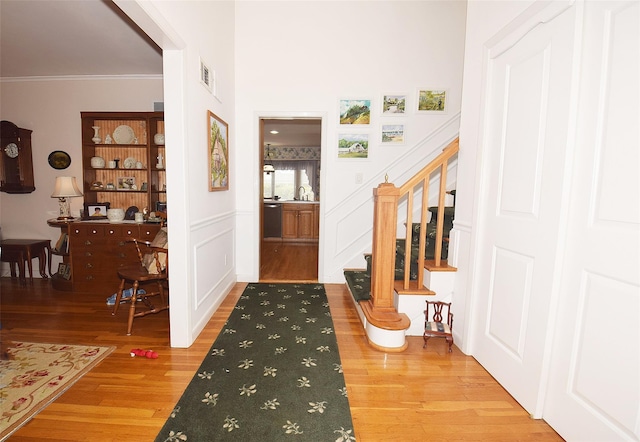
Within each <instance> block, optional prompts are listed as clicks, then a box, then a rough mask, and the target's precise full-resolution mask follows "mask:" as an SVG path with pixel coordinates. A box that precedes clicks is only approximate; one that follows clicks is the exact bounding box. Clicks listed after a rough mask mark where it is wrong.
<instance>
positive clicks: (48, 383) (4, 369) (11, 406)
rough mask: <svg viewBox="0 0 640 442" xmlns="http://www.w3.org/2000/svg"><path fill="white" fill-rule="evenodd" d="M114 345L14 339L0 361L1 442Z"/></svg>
mask: <svg viewBox="0 0 640 442" xmlns="http://www.w3.org/2000/svg"><path fill="white" fill-rule="evenodd" d="M113 350H115V347H95V346H82V345H62V344H38V343H33V342H15V343H14V345H13V346H12V347H11V348H9V349H8V350H7V354H8V355H9V358H8V359H7V360H0V410H2V414H1V415H0V441H2V440H5V439H6V438H7V437H8V436H9V435H10V434H11V433H13V432H14V431H15V430H17V429H18V428H20V427H21V426H22V425H24V424H25V423H26V422H27V421H29V419H31V418H32V417H33V416H35V415H36V414H38V413H39V412H40V411H42V410H43V409H44V408H45V407H46V406H47V405H49V404H50V403H51V402H53V401H54V400H55V399H56V398H57V397H58V396H60V395H61V394H62V393H63V392H64V391H65V390H67V389H68V388H69V387H70V386H71V385H73V383H74V382H76V381H77V380H78V379H80V378H81V377H82V376H83V375H84V374H86V373H88V372H89V370H91V369H92V368H93V367H95V366H96V365H97V364H98V363H99V362H100V361H102V360H103V359H104V358H105V357H106V356H107V355H108V354H109V353H111V352H112V351H113Z"/></svg>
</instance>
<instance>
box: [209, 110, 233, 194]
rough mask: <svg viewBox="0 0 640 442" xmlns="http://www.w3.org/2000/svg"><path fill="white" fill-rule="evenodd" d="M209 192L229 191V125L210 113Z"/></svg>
mask: <svg viewBox="0 0 640 442" xmlns="http://www.w3.org/2000/svg"><path fill="white" fill-rule="evenodd" d="M207 131H208V138H209V146H208V159H209V162H208V167H209V173H208V175H209V192H215V191H217V190H229V125H228V124H227V123H225V122H224V120H222V118H220V117H218V116H217V115H216V114H214V113H213V112H211V111H208V122H207Z"/></svg>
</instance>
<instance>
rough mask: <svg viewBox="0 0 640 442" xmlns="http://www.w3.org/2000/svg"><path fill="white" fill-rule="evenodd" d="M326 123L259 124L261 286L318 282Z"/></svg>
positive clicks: (291, 119) (276, 120)
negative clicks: (323, 149) (323, 128)
mask: <svg viewBox="0 0 640 442" xmlns="http://www.w3.org/2000/svg"><path fill="white" fill-rule="evenodd" d="M321 132H322V119H321V118H306V117H304V118H303V117H300V118H298V117H288V118H283V117H278V118H261V119H260V149H258V150H259V152H260V161H259V165H260V174H261V176H262V179H261V180H260V194H261V196H260V198H261V201H260V238H261V241H260V281H262V282H317V281H318V242H319V236H320V235H319V232H320V228H319V226H320V217H319V213H320V201H321V195H320V168H321V160H320V159H321V141H322V140H321Z"/></svg>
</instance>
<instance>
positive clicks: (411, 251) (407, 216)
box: [344, 139, 459, 351]
mask: <svg viewBox="0 0 640 442" xmlns="http://www.w3.org/2000/svg"><path fill="white" fill-rule="evenodd" d="M458 149H459V146H458V139H455V140H454V141H453V142H452V143H450V144H449V145H448V146H447V147H446V148H445V149H443V151H442V153H440V154H439V155H438V156H437V157H436V158H435V159H434V160H433V161H431V162H430V163H429V164H428V165H426V166H425V167H424V168H423V169H422V170H420V171H419V172H418V173H417V174H415V175H414V176H413V177H412V178H410V179H409V180H408V181H407V182H406V183H404V184H403V185H402V186H400V187H396V186H395V185H394V184H392V183H389V182H388V180H387V179H385V182H384V183H382V184H380V185H379V186H378V187H377V188H375V189H374V191H373V194H374V217H373V242H372V251H371V254H370V259H369V262H370V264H369V266H368V269H370V272H369V271H367V270H364V269H345V271H344V272H345V279H346V281H347V287H348V288H349V290H350V292H351V294H352V295H353V299H354V302H355V303H356V307H357V309H358V314H359V316H360V319H361V321H362V322H363V325H364V327H365V331H366V334H367V338H368V340H369V343H370V344H371V345H372V346H373V347H375V348H378V349H380V350H383V351H403V350H404V349H405V348H406V346H407V343H406V340H405V335H406V333H407V331H408V330H409V329H410V328H411V329H414V333H415V329H416V327H421V326H422V324H416V321H418V320H419V318H420V313H422V310H424V299H426V297H429V296H434V295H436V293H435V292H434V291H433V290H430V289H429V288H428V287H427V286H426V285H425V278H427V279H430V275H433V274H434V273H438V272H454V271H455V270H456V269H455V268H454V267H451V266H449V265H448V264H447V261H446V259H443V244H445V257H446V242H445V241H448V238H445V211H449V212H450V213H451V216H452V215H453V214H452V211H453V209H450V208H446V209H445V196H446V193H447V192H446V184H447V167H448V165H449V162H450V161H451V160H452V158H454V157H455V156H456V154H457V153H458ZM432 179H436V180H437V181H438V183H439V184H438V186H437V187H438V194H437V201H438V204H437V206H436V207H431V208H430V207H429V201H430V199H429V187H430V183H431V181H432ZM454 198H455V196H454ZM400 206H404V208H405V213H404V214H400V212H401V210H400ZM430 209H431V210H430ZM432 215H433V216H434V217H435V218H436V222H435V225H436V227H435V229H432V230H431V232H429V231H428V230H427V224H428V221H429V220H428V219H429V218H430V217H431V216H432ZM414 217H415V218H416V221H415V222H414V221H413V219H414ZM398 219H404V221H403V223H404V227H405V232H404V233H405V236H404V238H403V239H400V240H397V239H396V237H397V236H398V226H399V224H398ZM432 224H433V223H432ZM449 228H450V227H449ZM420 232H427V234H420ZM447 233H448V232H447ZM428 235H429V236H435V238H431V239H432V240H433V244H434V245H433V252H432V254H433V256H432V257H431V256H429V257H428V258H429V259H427V258H426V257H425V250H426V246H427V241H428V240H429V239H428ZM403 243H404V244H403ZM416 243H417V250H416ZM402 254H404V256H402ZM399 261H401V262H403V263H409V264H408V265H403V268H402V270H401V274H400V275H398V274H397V272H396V269H397V267H398V262H399ZM413 262H416V263H417V267H416V266H413V268H414V269H416V268H417V269H419V270H418V271H415V270H414V275H412V263H413ZM412 276H413V277H412ZM408 299H411V300H412V301H410V302H409V301H407V300H408ZM405 301H406V302H405ZM404 308H408V309H410V310H411V311H410V312H409V314H410V315H413V318H410V316H409V315H408V314H407V313H405V312H403V309H404ZM416 309H418V312H416ZM419 309H421V310H419ZM416 313H417V314H416ZM412 322H413V323H414V324H413V327H412ZM422 322H424V316H422Z"/></svg>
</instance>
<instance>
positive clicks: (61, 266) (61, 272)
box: [58, 263, 69, 277]
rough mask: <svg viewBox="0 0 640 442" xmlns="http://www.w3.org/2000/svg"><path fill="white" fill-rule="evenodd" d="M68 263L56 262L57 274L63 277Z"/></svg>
mask: <svg viewBox="0 0 640 442" xmlns="http://www.w3.org/2000/svg"><path fill="white" fill-rule="evenodd" d="M67 267H69V265H68V264H64V263H60V264H58V275H60V276H62V277H64V274H65V272H66V271H67Z"/></svg>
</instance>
